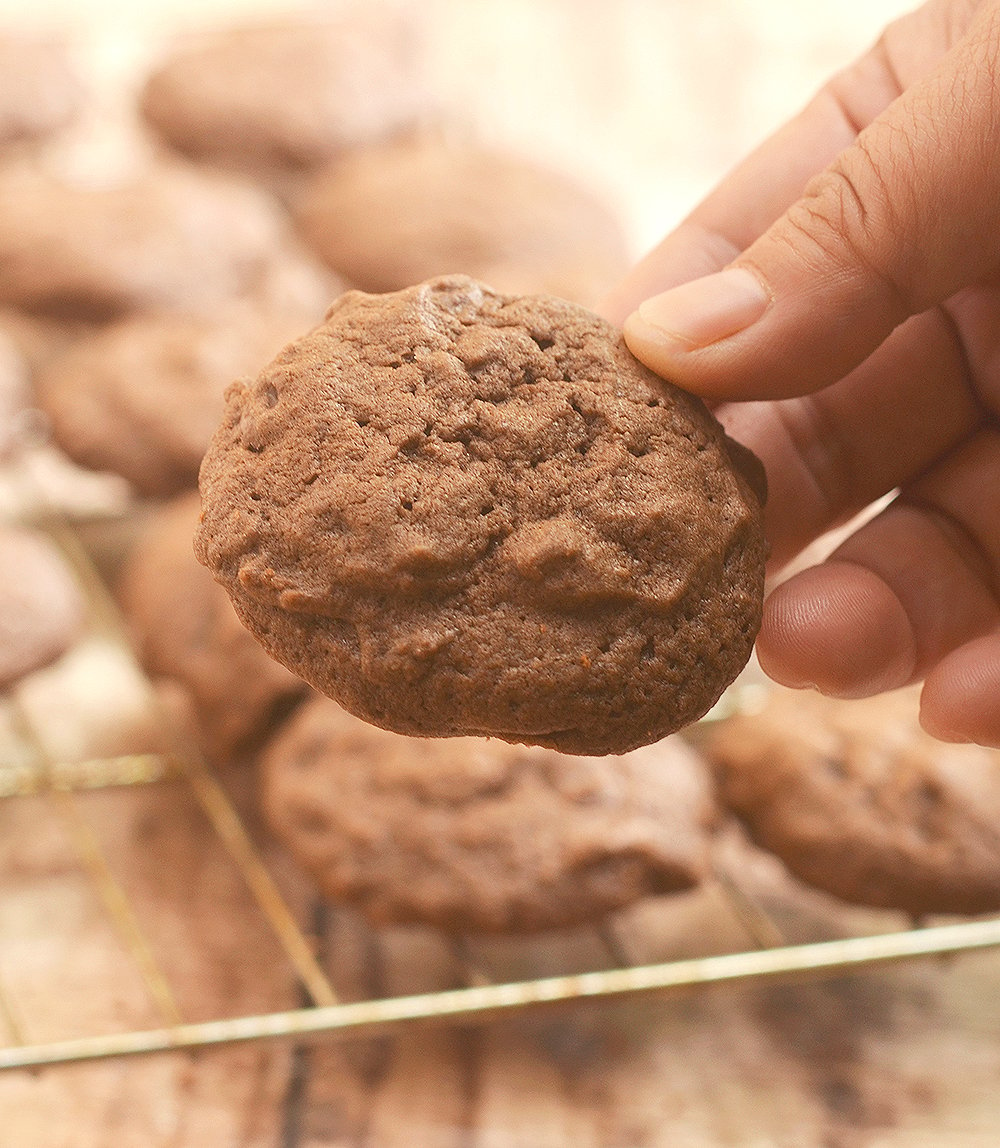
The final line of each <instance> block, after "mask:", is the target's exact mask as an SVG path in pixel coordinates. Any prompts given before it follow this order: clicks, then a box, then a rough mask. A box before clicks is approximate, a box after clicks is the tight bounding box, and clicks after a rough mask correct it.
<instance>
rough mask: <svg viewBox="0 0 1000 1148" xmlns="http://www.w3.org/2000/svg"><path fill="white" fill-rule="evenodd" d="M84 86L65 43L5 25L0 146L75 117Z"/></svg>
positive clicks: (40, 136)
mask: <svg viewBox="0 0 1000 1148" xmlns="http://www.w3.org/2000/svg"><path fill="white" fill-rule="evenodd" d="M84 99H85V92H84V87H83V84H82V83H81V80H80V77H79V75H78V74H77V70H76V68H74V66H73V65H72V63H71V62H70V58H69V54H68V52H67V50H66V46H65V45H64V44H63V43H61V42H60V41H58V40H54V39H52V38H49V37H42V36H37V35H27V34H24V33H18V32H13V31H10V30H5V31H4V32H3V33H2V34H0V147H8V146H10V145H11V144H22V143H25V142H32V143H34V142H37V141H40V140H44V139H47V138H49V137H50V136H52V135H54V134H56V133H57V132H60V131H62V130H63V129H64V128H66V127H68V126H69V125H70V124H71V123H73V121H74V120H75V119H76V117H77V115H78V114H79V112H80V109H81V107H82V105H83V102H84Z"/></svg>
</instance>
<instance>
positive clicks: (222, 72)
mask: <svg viewBox="0 0 1000 1148" xmlns="http://www.w3.org/2000/svg"><path fill="white" fill-rule="evenodd" d="M423 71H424V66H423V52H422V45H421V34H420V28H419V20H418V17H417V14H416V12H415V10H412V9H411V10H409V11H404V10H402V9H401V7H400V6H386V5H365V6H363V5H361V4H355V5H354V6H353V7H351V8H349V9H348V10H347V11H345V12H341V13H338V14H336V15H328V14H323V15H319V14H316V15H306V14H302V15H299V16H296V17H292V16H283V17H280V18H275V19H272V20H268V21H263V20H262V21H260V22H258V23H246V24H241V25H236V26H230V27H222V28H218V29H213V30H208V31H203V32H201V33H198V34H191V35H190V36H188V37H187V38H186V39H181V40H178V41H177V42H176V43H175V44H174V46H173V48H172V50H171V51H170V52H169V53H168V55H167V56H166V58H165V59H164V60H163V61H162V62H161V63H160V65H159V66H158V67H157V68H156V70H155V71H154V72H153V74H152V75H151V76H150V77H149V79H148V81H147V83H146V85H145V88H144V90H143V92H142V94H141V97H140V99H141V107H142V112H143V115H144V117H145V119H146V121H147V123H148V124H149V125H150V126H151V127H152V128H153V129H154V130H155V132H156V133H157V134H158V135H159V136H160V137H161V138H162V139H163V140H164V141H166V142H167V143H168V144H169V145H170V146H171V147H173V148H175V149H176V150H177V151H179V152H182V153H184V154H185V155H187V156H189V157H191V158H193V159H196V160H207V161H211V162H213V163H216V164H219V165H222V166H226V167H230V168H235V169H238V170H241V171H244V172H246V173H248V174H251V175H253V176H255V177H263V178H268V179H278V180H279V182H280V180H281V179H282V178H283V177H288V176H294V175H296V174H299V173H302V172H304V171H309V170H311V169H313V168H315V167H317V166H319V165H321V164H323V163H325V162H327V161H328V160H331V159H333V158H334V157H335V156H338V155H340V154H341V153H343V152H344V151H346V150H348V149H350V148H354V147H358V146H361V145H364V144H367V143H370V142H372V141H374V140H379V139H383V138H385V137H386V136H387V135H392V134H395V133H398V132H400V131H402V130H404V129H406V128H408V127H410V126H412V125H413V124H414V123H415V121H416V120H417V119H418V118H419V117H420V116H422V115H423V114H424V112H425V110H426V106H427V95H426V87H425V81H424V75H423Z"/></svg>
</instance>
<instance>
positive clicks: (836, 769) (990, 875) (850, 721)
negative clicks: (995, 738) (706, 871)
mask: <svg viewBox="0 0 1000 1148" xmlns="http://www.w3.org/2000/svg"><path fill="white" fill-rule="evenodd" d="M918 705H919V699H918V693H917V692H916V691H915V690H913V689H905V690H900V691H896V692H893V693H891V694H884V695H881V696H879V697H874V698H868V699H864V700H858V701H843V700H838V699H832V698H826V697H823V696H822V695H820V694H818V693H814V692H812V691H799V690H783V689H778V688H777V687H775V689H774V691H773V693H771V694H770V695H769V696H768V699H767V701H766V703H765V704H764V706H763V708H762V709H761V710H760V712H757V713H752V714H750V713H748V714H746V715H742V716H738V717H733V718H729V719H727V720H726V721H724V722H720V723H718V724H717V725H715V726H712V727H709V728H708V729H707V730H706V735H707V736H706V737H705V739H704V741H703V743H702V744H703V749H704V751H705V753H706V755H707V756H708V758H709V760H710V761H711V762H712V763H713V765H714V768H715V770H716V772H717V776H718V782H719V792H720V799H721V800H722V802H723V803H724V804H725V805H728V806H729V807H730V808H731V809H732V810H733V811H734V812H735V813H736V814H737V815H738V816H739V818H740V819H741V820H742V821H743V822H744V823H745V825H746V826H747V828H748V829H749V831H750V833H751V835H752V836H753V837H754V839H755V840H756V841H757V842H758V843H759V844H760V845H761V846H763V847H764V848H765V849H767V850H769V851H771V852H772V853H774V854H776V855H777V856H778V857H780V858H781V859H782V860H783V861H784V863H785V864H786V866H787V867H788V869H790V870H791V871H792V872H793V873H794V874H796V876H798V877H800V878H801V879H802V880H803V881H805V882H807V883H808V884H810V885H813V886H814V887H816V888H819V889H823V890H825V891H826V892H828V893H832V894H834V895H835V896H837V897H840V898H842V899H843V900H846V901H851V902H854V903H857V904H862V905H870V906H874V907H878V908H887V909H901V910H905V911H906V912H908V913H911V914H914V915H917V916H919V915H923V914H927V913H984V912H996V911H997V910H998V909H1000V751H998V750H994V749H985V748H983V747H981V746H975V745H953V744H946V743H943V742H939V741H936V740H935V739H934V738H932V737H930V736H929V735H928V734H926V733H924V732H923V730H922V729H921V728H920V724H919V721H918Z"/></svg>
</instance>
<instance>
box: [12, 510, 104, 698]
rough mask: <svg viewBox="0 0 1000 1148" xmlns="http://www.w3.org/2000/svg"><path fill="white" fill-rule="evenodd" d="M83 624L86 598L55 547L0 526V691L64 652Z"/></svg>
mask: <svg viewBox="0 0 1000 1148" xmlns="http://www.w3.org/2000/svg"><path fill="white" fill-rule="evenodd" d="M83 620H84V600H83V595H82V593H81V591H80V589H79V588H78V586H77V583H76V580H75V579H74V577H73V573H72V571H71V570H70V569H69V567H68V566H67V564H66V562H65V560H64V559H63V557H62V555H61V553H60V552H59V550H58V549H57V548H56V547H55V545H54V544H53V543H52V542H50V541H49V539H48V538H47V537H45V535H44V534H41V533H39V532H38V531H35V530H30V529H28V528H25V527H15V526H6V525H0V690H4V689H7V688H8V687H10V686H11V685H13V684H14V683H15V682H17V681H18V680H19V679H20V678H22V677H24V676H25V675H26V674H29V673H31V672H32V671H33V670H37V669H41V668H42V667H43V666H47V665H49V663H51V662H54V661H55V660H56V658H58V657H59V656H60V655H61V654H63V653H65V651H66V650H67V649H69V647H70V646H71V645H72V644H73V642H74V641H75V639H76V638H77V636H78V634H79V633H80V630H81V628H82V625H83Z"/></svg>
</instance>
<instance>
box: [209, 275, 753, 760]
mask: <svg viewBox="0 0 1000 1148" xmlns="http://www.w3.org/2000/svg"><path fill="white" fill-rule="evenodd" d="M761 485H762V472H761V471H760V468H759V464H757V462H756V460H755V459H752V458H750V457H749V456H748V454H747V452H745V451H743V450H742V449H741V448H736V447H735V444H732V443H731V442H730V441H729V440H727V439H726V436H725V434H724V432H723V430H722V428H721V427H720V426H719V424H718V423H717V422H716V420H715V419H714V418H713V417H712V415H711V414H710V413H709V412H708V410H707V409H706V408H705V407H704V405H703V404H702V403H701V402H700V401H699V400H697V399H695V398H693V397H692V396H690V395H688V394H686V393H684V392H682V391H679V390H677V389H676V388H674V387H672V386H670V385H669V384H668V383H665V382H664V381H663V380H661V379H660V378H658V377H657V376H655V375H653V374H652V373H651V372H650V371H648V370H647V369H646V368H645V367H643V366H642V365H641V364H640V363H638V362H637V361H636V360H635V359H634V358H633V357H632V356H631V355H630V354H629V353H628V350H627V349H626V348H625V346H624V343H623V342H622V340H621V338H620V335H619V333H618V331H617V330H616V329H615V328H614V327H612V326H611V325H610V324H608V323H607V322H605V321H604V320H603V319H601V318H599V317H598V316H597V315H594V314H592V313H591V312H589V311H587V310H585V309H584V308H582V307H579V306H577V305H575V304H572V303H568V302H566V301H564V300H562V299H557V298H555V297H549V296H510V295H501V294H499V293H497V292H495V291H492V290H490V289H489V288H488V287H485V286H483V285H482V284H480V283H477V282H476V281H474V280H472V279H469V278H466V277H464V276H454V277H447V278H440V279H433V280H429V281H428V282H426V283H422V284H420V285H418V286H415V287H411V288H407V289H406V290H404V291H399V292H396V293H395V294H391V295H365V294H362V293H360V292H356V291H355V292H349V293H348V294H346V295H343V296H342V297H341V298H340V299H339V300H338V301H337V302H336V303H335V304H334V306H333V307H332V308H331V310H330V311H329V313H328V315H327V318H326V321H325V322H324V323H323V324H321V325H320V326H319V327H317V328H316V329H315V330H313V331H312V332H310V333H309V334H307V335H305V336H304V337H303V338H301V339H299V340H298V341H297V342H295V343H293V344H291V345H290V346H289V347H287V348H285V350H284V351H283V352H282V353H281V354H280V355H278V357H277V358H276V359H275V360H274V361H273V362H272V363H271V364H270V366H269V367H267V368H266V369H265V370H264V371H263V372H262V373H261V374H260V375H259V376H258V377H257V379H256V380H254V381H253V382H237V383H235V384H233V385H232V386H231V387H230V389H229V391H228V392H227V407H226V414H225V417H224V421H223V424H222V426H221V427H220V428H219V430H218V431H217V432H216V434H215V436H214V438H213V441H212V444H211V446H210V448H209V451H208V453H207V455H206V457H205V460H204V462H203V464H202V470H201V490H202V499H203V519H202V523H201V526H200V528H199V532H198V535H197V537H196V552H197V553H198V556H199V558H200V559H201V561H202V562H204V563H205V564H206V565H207V566H208V567H209V568H210V569H211V570H212V571H213V572H214V573H215V576H216V578H217V579H218V580H219V581H220V582H221V583H222V584H223V585H224V586H226V588H227V590H228V591H229V594H230V596H231V598H232V601H233V604H234V606H235V608H236V610H237V613H238V614H239V615H240V617H241V618H242V620H243V621H244V623H245V624H246V626H247V627H248V628H249V629H250V630H251V631H252V632H253V633H254V634H256V635H257V637H258V639H259V640H260V641H261V643H262V644H263V645H264V647H265V648H266V649H267V650H268V651H269V652H270V653H271V654H272V655H273V656H274V657H276V658H277V659H278V660H279V661H282V662H283V663H284V664H285V665H287V666H288V667H289V668H291V669H292V670H294V671H295V672H296V673H298V674H300V675H301V676H302V677H303V678H305V680H306V681H308V682H310V683H311V684H313V685H314V686H315V687H316V688H317V689H319V690H320V691H322V692H323V693H326V694H328V695H329V696H331V697H333V698H335V699H336V700H337V701H339V702H340V703H341V704H342V705H343V706H344V707H345V708H347V709H348V710H350V711H352V712H353V713H355V714H357V715H358V716H360V717H363V718H365V719H366V720H368V721H370V722H372V723H373V724H375V725H379V726H382V727H384V728H387V729H390V730H394V731H395V732H397V733H405V734H411V735H423V736H457V735H481V736H489V735H494V736H497V737H502V738H504V739H506V740H508V741H512V742H527V743H534V744H538V745H543V746H549V747H551V748H554V749H558V750H561V751H562V752H565V753H579V754H607V753H623V752H625V751H627V750H630V749H633V748H636V747H637V746H640V745H643V744H647V743H650V742H653V741H658V740H659V739H660V738H662V737H664V736H666V735H667V734H668V733H671V732H673V731H674V730H677V729H679V728H680V727H682V726H684V725H686V724H688V723H689V722H692V721H694V720H696V719H697V718H698V717H700V716H701V715H702V714H703V713H704V712H705V711H706V710H707V709H708V708H709V707H710V706H711V705H712V704H713V703H714V702H715V701H716V699H717V698H718V696H719V695H720V693H721V692H722V690H723V689H724V688H725V687H726V686H727V685H728V684H729V682H731V681H732V679H733V678H734V677H735V676H736V674H737V673H738V672H739V671H740V669H742V667H743V665H744V664H745V663H746V661H747V658H748V657H749V655H750V650H751V647H752V644H753V640H754V637H755V635H756V632H757V629H758V626H759V624H760V615H761V604H762V598H763V581H764V554H765V543H764V538H763V532H762V525H761V505H760V502H761V496H760V495H759V494H758V493H757V492H756V491H758V490H759V489H760V487H761Z"/></svg>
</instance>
